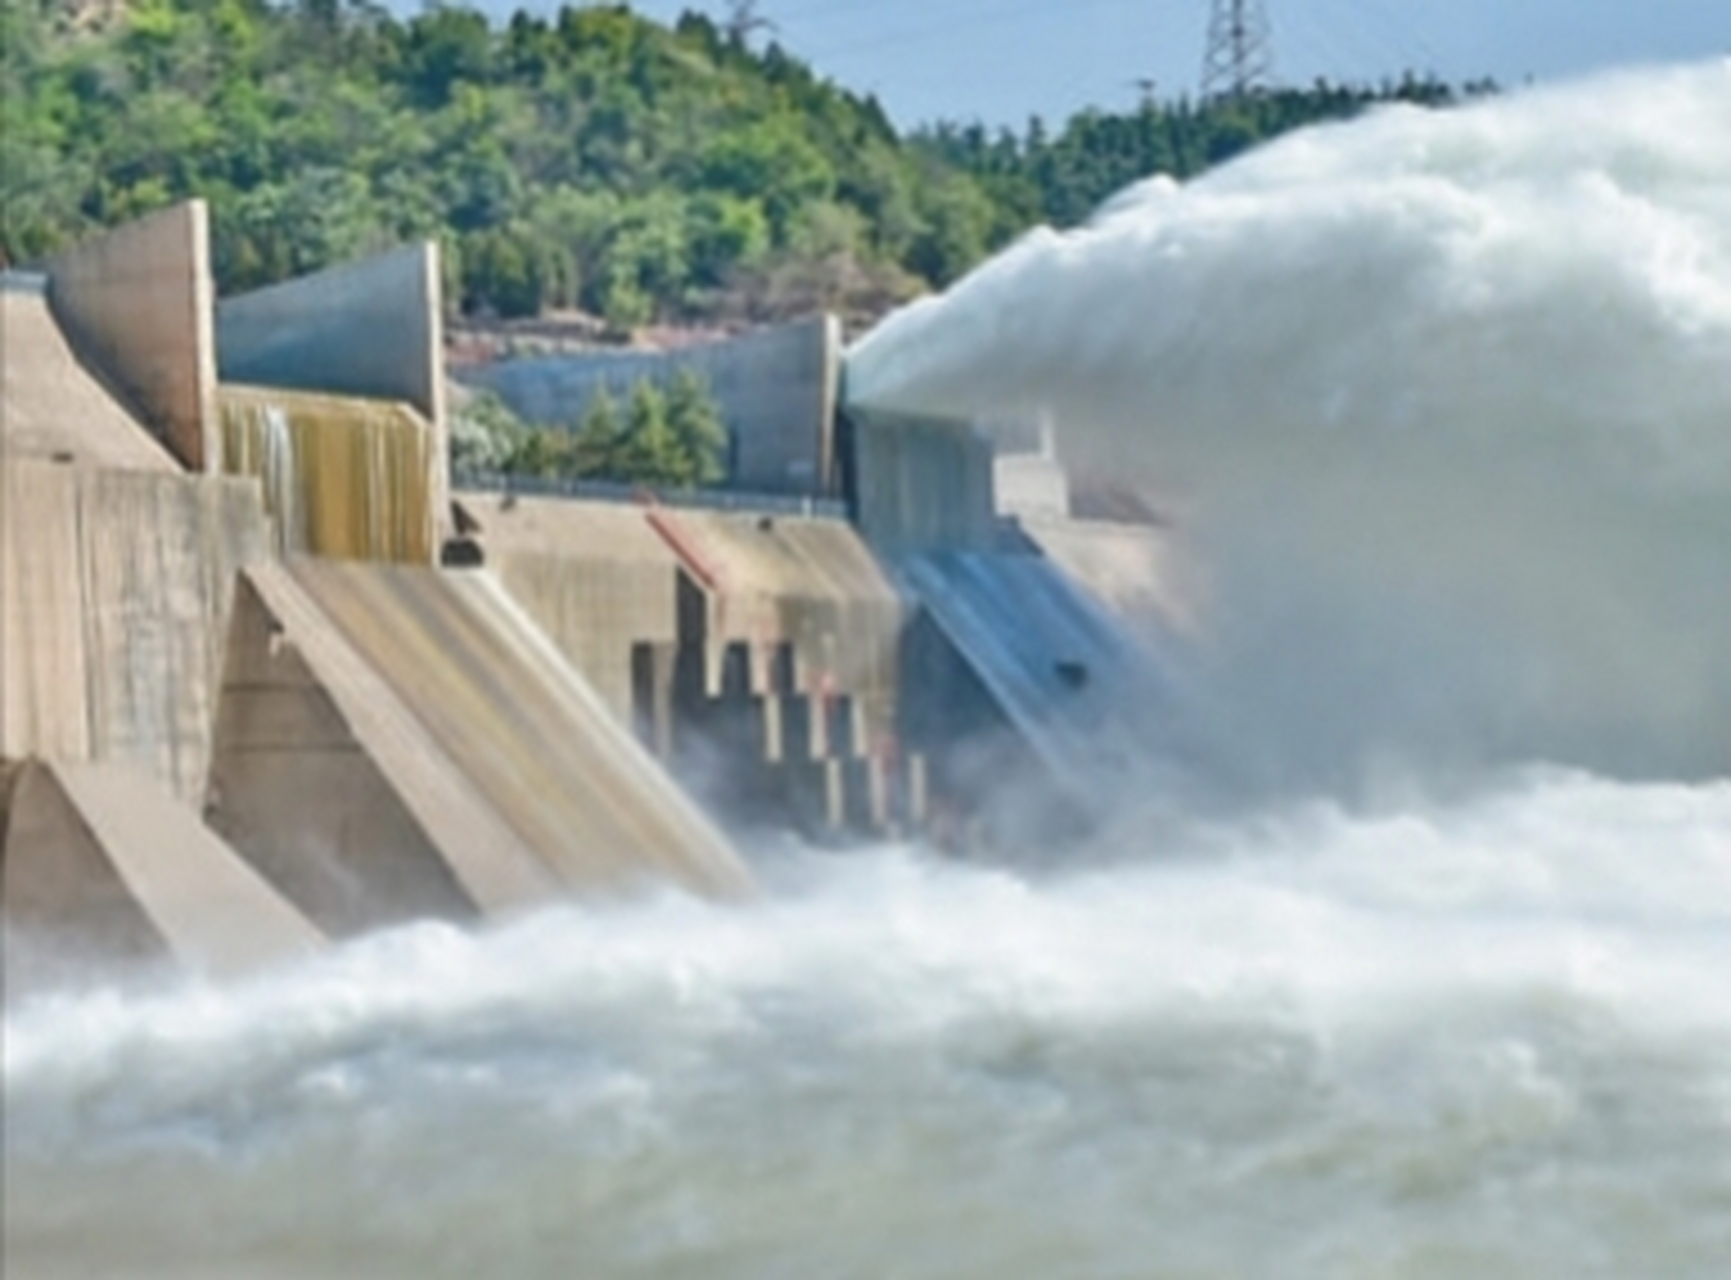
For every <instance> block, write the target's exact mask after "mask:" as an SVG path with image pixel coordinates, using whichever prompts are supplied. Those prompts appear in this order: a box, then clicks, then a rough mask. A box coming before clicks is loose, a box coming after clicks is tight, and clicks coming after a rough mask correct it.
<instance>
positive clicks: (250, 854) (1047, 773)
mask: <svg viewBox="0 0 1731 1280" xmlns="http://www.w3.org/2000/svg"><path fill="white" fill-rule="evenodd" d="M206 234H207V232H206V228H205V226H204V214H203V211H202V209H198V208H191V209H182V210H179V211H171V212H170V213H169V214H165V215H162V216H160V217H159V218H157V219H153V220H151V221H150V222H148V223H146V224H142V225H141V226H139V227H135V228H129V229H124V230H123V231H122V232H121V233H117V235H116V236H115V237H112V238H109V239H105V240H103V241H98V242H96V243H95V244H93V245H90V246H83V247H81V248H80V249H78V250H75V251H74V252H73V253H71V254H68V255H66V256H65V257H64V258H63V259H62V260H61V261H60V262H59V263H58V264H57V265H56V266H55V268H54V271H52V272H51V273H50V275H49V277H48V279H47V280H46V282H45V283H32V282H29V281H16V280H9V281H8V287H7V288H6V289H5V290H0V298H3V300H4V304H5V307H6V319H7V321H8V324H9V326H11V325H13V324H15V325H16V328H15V332H16V334H17V335H18V337H19V341H18V343H16V344H11V343H9V344H8V350H7V362H6V369H5V394H6V409H7V413H6V415H5V433H4V445H5V452H4V455H3V457H4V463H5V466H4V474H3V475H0V494H3V496H4V498H5V507H4V510H3V511H0V604H3V605H4V613H3V615H0V639H3V643H4V649H3V651H0V672H3V683H0V698H3V701H0V777H3V779H4V788H3V794H4V796H5V813H4V819H3V820H4V824H5V826H4V835H3V839H4V841H5V844H4V849H5V851H6V856H7V863H6V868H5V884H6V899H5V910H6V919H7V922H8V927H9V932H16V934H17V936H18V937H19V938H28V939H30V944H29V948H28V949H29V953H30V954H29V956H28V957H25V958H24V959H21V961H20V963H21V964H25V965H26V966H27V967H28V968H29V970H30V972H32V973H36V974H41V975H48V976H56V975H57V976H58V978H59V979H62V980H64V979H67V978H68V977H69V975H70V977H71V979H72V980H83V978H82V975H84V974H85V973H86V972H87V967H86V964H85V962H86V961H89V962H91V963H94V962H95V961H97V960H109V961H113V960H119V961H124V962H127V963H136V964H145V965H155V964H158V963H170V962H174V963H181V964H192V965H194V966H195V967H202V968H204V969H207V970H209V971H213V972H216V971H233V970H236V969H240V968H244V967H246V966H247V965H248V964H251V963H255V962H257V961H260V960H263V959H266V958H268V957H270V956H277V955H287V954H295V953H298V952H300V951H304V950H306V949H308V948H310V947H316V946H318V945H321V944H322V942H323V941H324V940H325V939H327V938H332V939H335V938H346V937H351V936H354V935H357V934H361V933H365V932H367V931H369V930H374V929H378V928H382V927H388V926H392V925H398V924H403V923H407V922H410V921H413V920H417V919H422V918H428V917H434V918H441V919H448V920H455V921H478V920H486V919H493V918H499V917H504V916H510V915H514V914H517V913H521V912H524V911H528V910H532V909H534V908H536V907H537V906H540V905H541V904H544V903H547V902H550V901H555V900H558V899H560V898H564V897H567V896H570V895H573V894H584V893H588V894H594V893H600V894H608V895H611V894H620V893H628V892H632V891H635V890H636V889H638V888H640V887H641V886H643V885H644V884H646V883H651V882H669V883H672V884H675V885H678V886H681V887H682V888H684V889H685V890H687V891H689V892H693V893H698V894H703V895H709V896H716V897H736V896H739V895H742V894H746V893H749V892H750V889H751V875H750V871H749V869H748V867H747V865H746V863H745V862H744V861H743V860H742V859H741V858H740V857H739V855H738V854H737V852H736V851H735V849H734V847H733V845H732V843H731V840H730V838H729V836H728V835H726V834H724V831H723V828H722V826H721V825H718V822H722V823H725V824H726V826H727V829H728V830H732V831H734V832H751V833H754V835H755V833H760V832H762V831H764V830H766V829H767V830H775V831H784V830H793V831H797V832H800V833H803V834H804V835H806V836H808V837H815V838H818V839H821V840H825V841H830V842H840V841H842V840H844V839H850V838H860V837H866V838H882V837H885V836H906V835H918V834H919V833H920V832H921V831H922V830H924V829H925V828H926V826H927V824H928V821H930V820H932V819H933V818H934V817H935V818H936V820H937V821H938V822H939V825H940V826H941V827H946V828H947V827H953V826H954V825H955V824H956V823H958V822H959V823H961V824H964V825H968V824H971V825H972V828H973V829H975V830H978V829H979V828H980V825H981V824H980V820H981V819H982V818H983V817H988V818H989V817H991V816H992V815H991V810H992V808H993V805H994V802H995V797H996V796H997V795H998V794H1000V793H1002V792H1003V791H1005V790H1006V789H1008V790H1011V791H1014V792H1015V793H1017V794H1018V795H1021V796H1023V797H1024V798H1027V799H1028V801H1029V803H1030V804H1033V805H1036V806H1038V807H1040V808H1041V809H1047V808H1053V807H1064V808H1065V812H1067V813H1078V814H1079V813H1083V812H1085V811H1086V810H1088V809H1089V808H1090V806H1094V805H1096V804H1097V803H1098V802H1099V801H1100V800H1101V798H1102V797H1104V796H1109V795H1111V794H1113V793H1115V792H1120V791H1123V790H1125V789H1126V788H1127V787H1128V785H1129V782H1130V780H1131V779H1132V778H1133V777H1134V776H1135V768H1136V764H1137V762H1138V761H1139V760H1141V759H1142V758H1143V757H1144V756H1145V755H1146V754H1147V752H1148V750H1149V743H1150V742H1151V741H1152V740H1153V739H1154V738H1157V737H1158V736H1159V735H1158V732H1157V729H1158V726H1159V722H1160V717H1161V716H1162V715H1163V714H1164V707H1163V704H1162V703H1161V701H1160V699H1161V694H1162V692H1163V690H1162V681H1161V678H1160V673H1159V671H1158V669H1157V662H1156V661H1155V660H1154V659H1153V657H1152V655H1151V653H1150V651H1148V650H1147V649H1145V648H1143V647H1141V646H1139V645H1138V644H1137V642H1136V641H1135V639H1134V638H1133V637H1132V636H1131V635H1130V634H1129V633H1128V632H1127V631H1126V629H1125V628H1124V625H1123V623H1122V621H1121V618H1120V614H1121V613H1125V614H1127V613H1129V612H1132V611H1133V610H1134V609H1135V608H1139V607H1141V605H1142V604H1143V603H1145V600H1144V597H1145V596H1147V595H1149V594H1150V592H1151V591H1152V589H1153V582H1152V577H1151V574H1152V576H1153V577H1157V576H1158V573H1157V571H1155V570H1151V569H1150V565H1151V564H1152V563H1153V562H1152V561H1151V560H1150V552H1151V549H1152V544H1151V543H1150V542H1149V541H1148V539H1147V538H1146V537H1143V536H1141V535H1138V534H1134V533H1130V532H1126V531H1119V532H1118V533H1117V534H1114V535H1113V536H1112V537H1110V538H1106V539H1104V540H1102V538H1101V537H1100V536H1099V532H1100V531H1099V530H1097V529H1095V530H1091V531H1082V530H1080V529H1079V528H1077V527H1076V526H1075V525H1074V522H1067V521H1066V519H1065V518H1064V516H1063V515H1062V512H1061V498H1062V487H1061V486H1062V477H1061V475H1058V476H1056V477H1046V479H1047V480H1048V481H1050V482H1051V483H1047V484H1046V485H1045V488H1044V489H1043V490H1042V492H1045V491H1046V490H1050V494H1048V497H1049V498H1050V501H1048V502H1047V504H1046V506H1047V508H1050V509H1049V510H1045V512H1044V515H1043V516H1042V517H1041V518H1042V519H1043V520H1044V521H1045V523H1038V522H1028V523H1024V524H1023V525H1022V526H1020V527H1019V529H1018V528H1013V527H1011V526H1008V525H1006V523H1005V521H1004V519H1003V518H1002V515H1001V513H1000V511H999V509H998V502H997V497H996V494H995V490H994V476H995V464H994V459H993V451H992V446H991V443H990V441H989V440H988V439H987V438H986V437H985V436H984V435H983V434H982V433H980V432H979V431H976V430H974V429H972V428H971V427H969V426H967V425H966V424H955V423H946V422H939V421H931V420H922V419H915V418H888V417H882V416H878V415H844V414H841V413H839V412H838V404H837V399H838V388H839V383H840V378H841V371H840V367H839V335H838V333H837V331H836V326H835V323H834V321H833V320H830V319H828V318H818V319H815V320H813V321H811V322H809V323H803V324H800V325H794V326H788V327H786V328H783V329H779V330H774V331H770V332H768V333H765V334H760V335H754V336H751V337H748V338H743V339H739V340H736V341H732V342H728V343H723V344H717V345H716V346H713V347H711V348H707V349H695V350H692V351H686V352H680V353H676V354H669V355H663V356H630V357H623V356H618V357H604V358H599V359H597V360H593V361H586V360H585V359H576V360H574V361H572V360H567V361H561V362H558V363H556V364H553V365H547V364H531V365H529V366H526V367H522V368H516V369H513V368H506V369H501V370H499V371H497V372H496V378H495V381H496V384H497V385H498V386H500V387H501V388H502V389H503V388H507V387H511V388H515V389H516V390H515V391H514V392H513V393H512V394H514V395H518V396H520V397H521V396H527V397H531V398H532V397H535V396H542V397H546V404H545V406H544V411H543V412H541V413H536V412H531V416H549V415H550V416H552V417H554V418H556V419H558V420H568V419H569V418H570V417H572V416H574V415H575V413H576V411H577V410H578V409H580V404H578V403H577V400H578V399H580V397H581V395H584V394H591V393H592V392H593V390H594V389H595V388H597V387H599V386H601V385H603V384H607V385H612V383H613V381H614V380H615V379H617V378H619V377H620V376H626V377H636V376H654V377H665V376H669V375H670V374H671V372H673V371H674V370H676V369H679V368H698V369H700V370H702V371H703V372H704V373H705V374H706V376H708V377H709V379H710V381H711V385H712V386H713V387H714V389H715V390H716V392H717V394H718V396H719V397H720V398H721V399H722V400H723V403H724V409H725V411H726V412H727V413H728V414H729V415H731V416H730V420H729V425H730V428H731V430H732V431H733V439H734V451H735V459H734V460H735V467H734V472H735V474H734V477H733V480H734V483H735V484H736V485H741V486H745V487H748V488H751V487H755V488H758V489H774V490H777V491H780V492H781V493H783V494H784V495H785V494H787V493H794V494H798V495H801V496H803V497H808V498H809V497H814V496H816V497H823V498H826V499H832V500H833V499H834V498H836V497H841V498H844V499H845V501H846V505H847V509H848V512H849V516H850V518H849V519H845V520H844V519H836V518H828V517H822V516H815V515H812V514H810V511H809V509H808V510H807V511H806V512H805V513H804V514H797V515H796V514H790V513H789V512H788V511H787V510H786V509H785V508H786V505H787V504H786V502H785V499H784V500H783V501H782V502H781V504H780V507H781V508H782V509H772V505H773V504H772V503H771V502H770V501H769V500H767V499H755V500H754V499H751V498H749V497H742V496H741V495H740V494H738V493H737V492H736V493H735V494H733V495H730V496H729V497H730V502H729V503H725V504H721V505H719V506H717V507H716V508H706V507H705V506H704V505H703V500H702V499H701V497H698V498H688V499H686V500H684V501H682V502H681V503H680V504H679V505H677V506H675V505H663V504H662V503H661V502H659V501H656V500H654V499H653V498H650V499H648V500H646V501H639V502H632V503H622V502H612V503H605V502H595V501H577V500H571V499H559V498H548V497H525V496H523V495H520V494H515V493H463V494H460V495H458V496H457V500H456V501H455V503H452V502H451V501H450V500H449V497H448V495H449V478H448V465H449V464H448V456H447V447H446V431H445V422H444V403H443V402H444V369H443V350H442V343H441V339H440V326H439V316H438V307H439V301H438V292H437V280H438V269H437V262H436V255H435V254H434V253H433V251H432V249H431V248H430V247H427V246H421V247H417V248H413V249H409V250H404V251H399V252H395V253H391V254H387V255H383V256H381V257H379V258H376V259H372V260H368V261H366V262H362V263H357V264H350V265H347V266H343V267H339V268H336V269H333V270H331V271H327V272H323V273H321V274H320V275H318V276H314V277H309V278H308V279H305V280H300V281H291V282H289V283H287V284H284V285H279V286H275V287H273V288H271V289H268V290H262V291H260V292H258V293H256V294H252V295H248V296H246V297H242V298H236V299H228V300H224V301H223V303H221V304H220V305H219V306H218V307H217V309H216V311H215V314H214V316H213V315H212V314H211V308H210V305H209V299H208V269H207V267H206V265H205V263H204V262H203V260H202V257H201V254H202V248H201V246H202V243H203V241H202V237H204V236H205V235H206ZM56 273H60V274H58V275H57V274H56ZM146 330H148V332H146ZM20 353H22V355H24V356H28V360H25V359H22V358H20ZM218 374H220V378H219V377H218V376H217V375H218ZM585 388H587V390H585ZM520 407H521V406H520ZM14 410H16V411H15V412H14ZM1054 495H1055V496H1054ZM754 501H755V502H756V503H757V506H756V507H755V508H754V507H753V506H752V505H751V504H752V503H753V502H754ZM742 506H743V508H744V509H740V508H741V507H742ZM724 507H727V508H730V509H723V508H724ZM453 528H454V529H456V530H459V531H460V532H461V541H460V542H456V541H452V542H447V541H446V534H447V530H450V529H453ZM1047 551H1050V552H1051V554H1046V552H1047ZM443 563H448V564H451V565H456V564H464V565H466V566H468V567H463V568H443V567H436V566H439V565H441V564H443ZM1084 580H1085V581H1087V582H1092V583H1093V590H1090V588H1089V587H1088V586H1086V585H1083V582H1084ZM1155 594H1157V593H1155ZM1115 609H1116V610H1117V611H1118V612H1115ZM676 778H678V779H680V780H681V781H679V782H676V781H675V779H676ZM1035 778H1038V779H1040V780H1041V782H1040V784H1039V785H1037V786H1036V785H1024V781H1026V780H1032V779H1035ZM1007 783H1008V784H1009V785H1008V787H1006V784H1007ZM686 787H689V788H690V790H687V789H686ZM1048 796H1056V797H1057V798H1058V799H1057V801H1053V802H1050V803H1049V802H1048V799H1047V797H1048ZM999 816H1000V817H1001V815H999ZM1017 828H1020V830H1018V829H1017ZM1033 834H1035V829H1034V827H1033V826H1032V825H1030V824H1023V823H1020V822H1018V821H1017V820H1016V819H1015V818H1013V817H1012V818H1011V819H1010V820H1009V821H1000V822H999V823H998V830H997V833H996V834H995V835H992V839H994V840H996V839H997V837H998V836H1001V835H1009V836H1011V837H1014V836H1016V835H1021V836H1029V835H1033ZM970 843H971V844H973V842H970ZM1003 843H1004V844H1005V845H1006V846H1007V845H1009V844H1012V843H1014V840H1013V839H1010V840H1006V841H1003ZM974 847H979V846H977V845H974ZM223 920H230V921H232V922H237V923H235V924H233V926H232V927H230V926H228V925H224V924H222V921H223ZM247 922H254V923H247ZM242 935H244V937H243V936H242ZM54 939H61V940H63V941H65V942H66V945H67V954H66V955H58V954H56V953H55V950H54V947H53V946H52V945H46V944H45V942H44V940H50V941H52V940H54ZM249 940H250V942H252V943H256V946H251V947H249V945H243V944H246V943H247V942H248V941H249ZM21 954H22V953H21Z"/></svg>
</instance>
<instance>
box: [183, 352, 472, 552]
mask: <svg viewBox="0 0 1731 1280" xmlns="http://www.w3.org/2000/svg"><path fill="white" fill-rule="evenodd" d="M218 402H219V407H220V410H221V415H222V426H223V466H224V469H225V470H226V471H228V472H229V473H230V474H233V475H245V476H255V477H257V478H258V479H259V481H260V483H261V485H262V488H263V492H264V502H265V509H266V511H267V513H268V514H269V515H270V517H271V522H272V527H273V531H274V533H275V540H276V546H277V550H278V551H279V552H281V553H282V554H285V555H290V554H311V555H319V556H330V557H333V558H337V559H344V560H390V561H402V562H405V563H410V564H431V563H432V562H433V559H434V555H435V552H436V550H437V548H436V545H435V539H436V537H437V533H436V530H437V525H438V521H437V519H436V518H435V511H434V506H435V503H436V501H437V499H436V496H435V495H436V493H437V491H438V484H439V478H438V477H439V471H440V466H439V463H438V460H437V458H436V456H435V454H436V450H437V441H436V439H435V435H434V432H433V429H432V426H431V424H430V423H428V422H427V420H426V419H425V418H423V417H421V416H420V415H419V414H418V413H417V412H416V411H415V410H414V409H413V408H411V407H410V406H409V405H407V404H404V403H402V402H400V401H394V400H366V399H359V398H354V397H342V396H325V395H314V394H311V393H309V392H297V391H282V390H277V389H275V388H268V387H242V386H234V385H229V384H224V385H223V386H222V387H221V388H220V389H219V390H218Z"/></svg>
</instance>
